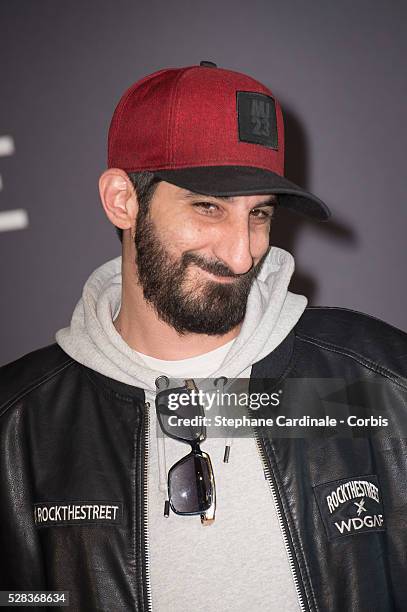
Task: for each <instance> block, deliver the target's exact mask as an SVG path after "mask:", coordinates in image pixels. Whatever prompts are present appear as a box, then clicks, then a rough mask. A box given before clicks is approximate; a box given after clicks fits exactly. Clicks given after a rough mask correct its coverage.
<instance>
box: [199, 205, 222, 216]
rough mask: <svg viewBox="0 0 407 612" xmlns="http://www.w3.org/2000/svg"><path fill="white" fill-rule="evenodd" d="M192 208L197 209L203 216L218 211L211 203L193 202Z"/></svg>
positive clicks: (217, 207)
mask: <svg viewBox="0 0 407 612" xmlns="http://www.w3.org/2000/svg"><path fill="white" fill-rule="evenodd" d="M193 207H194V208H197V209H198V210H199V211H200V212H202V213H203V214H204V215H213V214H216V213H217V212H218V211H219V206H217V205H216V204H214V203H213V202H194V203H193Z"/></svg>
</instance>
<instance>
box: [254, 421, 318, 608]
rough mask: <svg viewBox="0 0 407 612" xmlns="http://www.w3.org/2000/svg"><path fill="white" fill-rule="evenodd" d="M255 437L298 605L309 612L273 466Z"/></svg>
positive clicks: (255, 433)
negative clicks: (281, 535)
mask: <svg viewBox="0 0 407 612" xmlns="http://www.w3.org/2000/svg"><path fill="white" fill-rule="evenodd" d="M254 436H255V440H256V444H257V448H258V451H259V454H260V458H261V461H262V463H263V469H264V474H265V476H266V479H267V482H268V483H269V485H270V491H271V495H272V497H273V500H274V505H275V508H276V512H277V518H278V522H279V523H280V529H281V533H282V534H283V541H284V546H285V548H286V551H287V556H288V562H289V564H290V568H291V573H292V576H293V579H294V585H295V590H296V592H297V597H298V603H299V605H300V609H301V612H307V610H308V609H309V608H307V607H306V605H305V603H304V597H303V594H302V591H301V585H300V579H299V577H298V574H297V570H296V567H295V563H294V557H293V551H292V547H291V545H290V540H289V536H288V534H287V530H286V527H285V524H284V519H283V511H282V508H281V503H280V499H279V496H278V494H277V491H276V486H275V483H274V475H273V473H272V469H271V466H270V465H269V462H268V460H267V457H266V451H265V450H264V446H263V444H262V443H261V440H260V438H259V435H258V433H257V431H256V430H254Z"/></svg>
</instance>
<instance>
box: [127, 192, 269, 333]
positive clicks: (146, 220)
mask: <svg viewBox="0 0 407 612" xmlns="http://www.w3.org/2000/svg"><path fill="white" fill-rule="evenodd" d="M274 201H275V199H274V196H264V195H257V196H237V197H233V198H218V197H212V196H200V195H198V194H195V193H191V192H189V191H187V190H185V189H181V188H179V187H176V186H175V185H171V184H170V183H167V182H165V181H162V182H161V183H159V185H158V186H157V188H156V191H155V192H154V195H153V198H152V200H151V201H150V204H149V207H148V210H147V211H146V210H142V209H141V208H140V209H139V211H138V215H137V219H136V232H135V249H136V266H137V269H138V278H139V282H140V284H141V286H142V289H143V295H144V298H145V299H146V300H147V302H149V303H150V304H151V305H152V306H153V307H154V309H155V310H156V312H157V314H158V316H159V317H160V319H162V320H163V321H165V322H166V323H168V324H169V325H171V326H172V327H174V329H176V330H177V332H178V333H180V334H183V333H186V332H190V333H191V332H192V333H202V334H208V335H224V334H226V333H227V332H229V331H230V330H232V329H233V328H234V327H236V326H237V325H239V324H240V323H241V322H242V321H243V319H244V316H245V312H246V303H247V298H248V295H249V291H250V288H251V285H252V283H253V280H254V278H255V277H256V275H257V274H258V273H259V271H260V268H261V265H262V263H263V261H264V259H265V257H266V255H267V252H268V247H269V232H270V223H271V215H272V212H273V202H274Z"/></svg>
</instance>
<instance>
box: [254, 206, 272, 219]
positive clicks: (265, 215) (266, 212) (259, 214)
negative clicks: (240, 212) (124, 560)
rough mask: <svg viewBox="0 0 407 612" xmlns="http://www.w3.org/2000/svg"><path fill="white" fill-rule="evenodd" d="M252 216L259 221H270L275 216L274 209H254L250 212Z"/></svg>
mask: <svg viewBox="0 0 407 612" xmlns="http://www.w3.org/2000/svg"><path fill="white" fill-rule="evenodd" d="M250 214H251V216H252V217H254V218H255V219H258V220H259V221H268V220H269V219H271V218H272V217H273V215H274V208H271V207H269V208H253V210H251V211H250Z"/></svg>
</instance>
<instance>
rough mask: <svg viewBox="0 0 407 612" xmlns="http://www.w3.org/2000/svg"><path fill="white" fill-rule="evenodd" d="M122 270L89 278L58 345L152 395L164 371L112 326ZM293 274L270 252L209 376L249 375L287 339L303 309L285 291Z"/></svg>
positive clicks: (112, 264)
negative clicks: (235, 330) (149, 363)
mask: <svg viewBox="0 0 407 612" xmlns="http://www.w3.org/2000/svg"><path fill="white" fill-rule="evenodd" d="M121 267H122V258H121V257H117V258H115V259H113V260H111V261H108V262H107V263H105V264H103V265H102V266H100V267H99V268H97V269H96V270H95V271H94V272H93V273H92V274H91V276H90V277H89V279H88V280H87V282H86V283H85V286H84V288H83V292H82V297H81V299H80V300H79V302H78V304H77V305H76V307H75V310H74V312H73V315H72V319H71V324H70V326H69V327H66V328H64V329H61V330H59V331H58V332H57V334H56V341H57V343H58V344H59V346H60V347H61V348H62V349H63V350H64V351H65V352H66V353H67V354H68V355H70V356H71V357H72V358H73V359H75V360H76V361H78V362H79V363H81V364H83V365H85V366H87V367H89V368H91V369H93V370H96V371H97V372H99V373H101V374H103V375H105V376H108V377H109V378H113V379H115V380H118V381H121V382H124V383H126V384H130V385H134V386H137V387H141V388H142V389H145V390H146V391H153V392H155V391H156V387H155V380H156V378H157V377H158V376H160V375H162V372H160V371H158V370H153V369H151V368H150V367H148V366H147V365H146V364H145V363H144V361H143V359H142V358H141V356H140V355H139V354H138V353H137V351H134V350H133V349H131V348H130V346H128V344H126V342H125V341H124V340H123V339H122V337H121V336H120V334H119V333H118V332H117V331H116V328H115V327H114V325H113V321H114V320H115V318H116V316H117V315H118V313H119V310H120V305H121V288H122V275H121ZM293 272H294V259H293V257H292V255H291V254H290V253H288V252H287V251H284V250H283V249H281V248H279V247H274V246H273V247H271V248H270V251H269V253H268V255H267V258H266V260H265V262H264V264H263V267H262V269H261V272H260V274H259V275H258V277H257V278H256V279H255V280H254V283H253V285H252V288H251V290H250V294H249V298H248V302H247V309H246V316H245V319H244V321H243V324H242V328H241V330H240V333H239V335H238V336H237V338H236V339H235V341H234V342H233V343H232V344H231V348H230V349H229V351H228V353H227V354H226V357H225V358H224V360H223V363H222V365H221V367H220V368H218V369H217V370H216V371H214V372H212V373H211V374H210V376H211V377H216V376H225V377H227V378H236V377H239V376H242V375H243V373H244V375H245V376H248V375H249V372H250V370H249V371H248V368H249V367H251V365H252V364H253V363H255V362H257V361H260V360H261V359H262V358H263V357H265V356H266V355H267V354H269V353H270V352H271V351H273V350H274V349H275V348H276V347H277V346H278V345H279V344H280V342H282V340H283V339H284V338H285V337H286V336H287V334H288V333H289V332H290V330H291V329H292V328H293V327H294V325H295V324H296V323H297V321H298V319H299V318H300V316H301V315H302V313H303V311H304V309H305V307H306V305H307V298H306V297H305V296H302V295H296V294H294V293H291V292H290V291H288V290H287V287H288V284H289V282H290V279H291V276H292V274H293Z"/></svg>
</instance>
